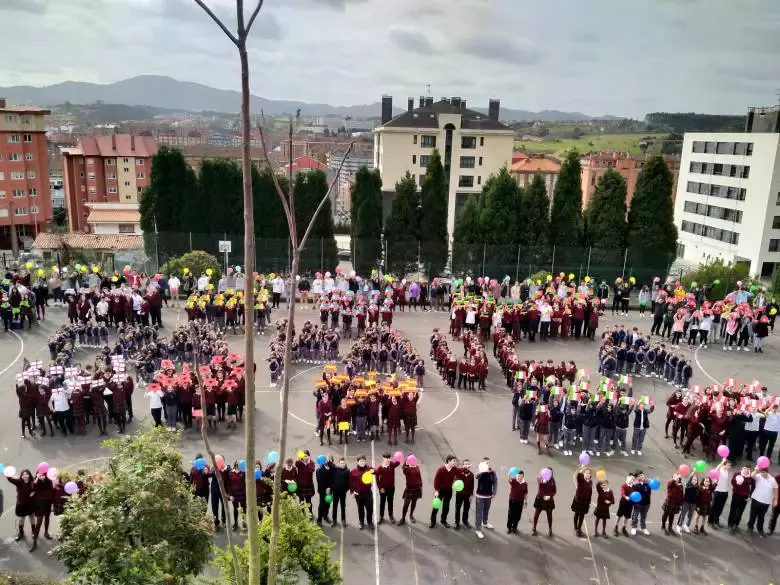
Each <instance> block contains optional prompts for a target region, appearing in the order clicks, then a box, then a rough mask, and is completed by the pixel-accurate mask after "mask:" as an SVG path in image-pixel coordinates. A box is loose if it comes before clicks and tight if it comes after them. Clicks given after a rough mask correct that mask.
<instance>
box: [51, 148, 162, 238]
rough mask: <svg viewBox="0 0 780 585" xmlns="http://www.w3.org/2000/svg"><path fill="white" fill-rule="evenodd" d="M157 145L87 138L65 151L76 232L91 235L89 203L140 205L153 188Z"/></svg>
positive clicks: (68, 197) (67, 188)
mask: <svg viewBox="0 0 780 585" xmlns="http://www.w3.org/2000/svg"><path fill="white" fill-rule="evenodd" d="M156 152H157V145H156V144H155V142H154V138H152V137H151V136H134V135H130V134H112V135H110V136H84V137H82V138H81V139H80V140H79V142H78V144H77V145H76V147H75V148H63V149H62V158H63V171H64V173H63V176H64V183H65V201H66V206H67V208H68V221H69V223H70V229H71V230H72V231H89V230H90V223H89V222H88V217H89V213H90V212H89V208H88V206H87V204H88V203H125V204H127V203H136V204H137V203H138V201H139V196H140V195H141V192H142V191H143V189H144V188H145V187H146V186H147V185H148V184H149V181H150V175H151V171H152V156H153V155H154V154H155V153H156Z"/></svg>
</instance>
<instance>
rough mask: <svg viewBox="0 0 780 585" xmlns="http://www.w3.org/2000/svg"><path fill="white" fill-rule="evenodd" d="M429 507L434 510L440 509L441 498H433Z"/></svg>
mask: <svg viewBox="0 0 780 585" xmlns="http://www.w3.org/2000/svg"><path fill="white" fill-rule="evenodd" d="M431 506H432V507H433V509H434V510H438V509H439V508H441V498H433V502H431Z"/></svg>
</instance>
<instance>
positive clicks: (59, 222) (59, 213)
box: [52, 207, 68, 227]
mask: <svg viewBox="0 0 780 585" xmlns="http://www.w3.org/2000/svg"><path fill="white" fill-rule="evenodd" d="M52 219H53V221H54V225H56V226H59V227H67V226H68V210H67V209H66V208H65V207H55V208H54V213H53V215H52Z"/></svg>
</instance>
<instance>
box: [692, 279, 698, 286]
mask: <svg viewBox="0 0 780 585" xmlns="http://www.w3.org/2000/svg"><path fill="white" fill-rule="evenodd" d="M697 286H699V283H698V282H696V281H695V280H694V281H693V282H692V283H691V288H696V287H697Z"/></svg>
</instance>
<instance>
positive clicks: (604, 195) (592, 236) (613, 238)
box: [584, 169, 627, 248]
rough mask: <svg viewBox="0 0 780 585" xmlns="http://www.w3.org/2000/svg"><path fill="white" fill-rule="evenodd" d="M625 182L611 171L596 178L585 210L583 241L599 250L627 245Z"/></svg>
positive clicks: (608, 170)
mask: <svg viewBox="0 0 780 585" xmlns="http://www.w3.org/2000/svg"><path fill="white" fill-rule="evenodd" d="M626 195H627V194H626V180H625V179H624V178H623V177H622V176H621V175H620V174H619V173H618V172H617V171H615V170H614V169H607V172H606V173H604V174H603V175H602V176H601V178H600V179H599V182H598V184H597V185H596V189H595V191H594V192H593V197H591V199H590V202H589V203H588V207H587V208H586V209H585V213H584V216H585V242H586V243H587V245H589V246H595V247H599V248H624V247H625V245H626Z"/></svg>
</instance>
